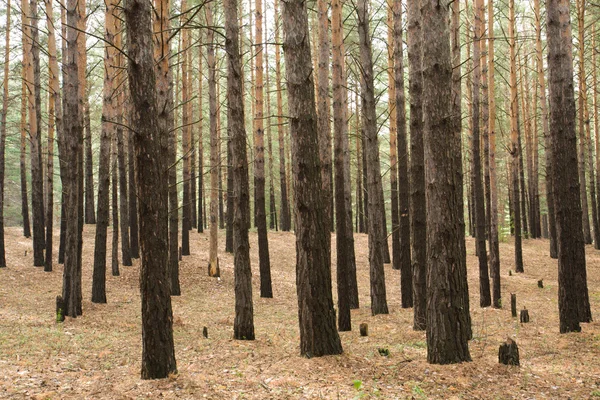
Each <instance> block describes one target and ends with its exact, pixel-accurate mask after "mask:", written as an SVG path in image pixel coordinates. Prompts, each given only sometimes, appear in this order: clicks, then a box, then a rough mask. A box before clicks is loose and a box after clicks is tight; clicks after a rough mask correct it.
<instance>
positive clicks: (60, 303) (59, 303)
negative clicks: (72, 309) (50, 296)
mask: <svg viewBox="0 0 600 400" xmlns="http://www.w3.org/2000/svg"><path fill="white" fill-rule="evenodd" d="M64 320H65V301H64V300H63V298H62V296H56V322H63V321H64Z"/></svg>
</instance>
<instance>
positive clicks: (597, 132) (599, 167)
mask: <svg viewBox="0 0 600 400" xmlns="http://www.w3.org/2000/svg"><path fill="white" fill-rule="evenodd" d="M592 48H593V49H595V48H596V24H595V23H594V24H593V26H592ZM592 85H593V88H592V89H593V91H592V93H593V107H594V136H595V139H596V140H595V149H596V165H595V167H594V165H593V164H590V170H592V168H596V190H597V191H598V192H600V157H599V155H600V121H599V120H598V115H600V114H599V112H600V110H599V107H598V67H597V55H596V51H592ZM596 201H597V203H596V209H597V210H599V211H600V193H598V197H597V198H596ZM599 214H600V213H599ZM598 219H599V221H598V222H599V224H600V215H599V216H598ZM598 231H599V232H600V229H598ZM596 243H600V241H596Z"/></svg>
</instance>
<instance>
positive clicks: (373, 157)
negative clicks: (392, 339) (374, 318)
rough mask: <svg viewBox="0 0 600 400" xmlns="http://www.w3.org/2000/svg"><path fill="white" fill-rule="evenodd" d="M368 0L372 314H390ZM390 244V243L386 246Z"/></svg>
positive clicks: (365, 94)
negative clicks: (386, 286)
mask: <svg viewBox="0 0 600 400" xmlns="http://www.w3.org/2000/svg"><path fill="white" fill-rule="evenodd" d="M368 10H369V7H368V0H360V1H359V2H358V4H357V13H358V36H359V40H360V60H361V64H362V77H361V86H362V90H361V95H362V110H363V127H364V133H365V154H366V158H367V183H368V185H367V189H368V191H369V266H370V279H371V313H372V314H373V315H377V314H387V313H388V306H387V299H386V290H385V272H384V269H383V263H384V246H386V245H387V238H385V237H384V228H383V226H384V223H385V222H384V218H383V216H384V213H383V212H382V210H383V187H382V183H381V167H380V162H379V140H378V137H377V114H376V111H375V92H374V82H373V59H372V52H371V38H370V31H369V18H370V17H369V11H368ZM386 247H387V246H386Z"/></svg>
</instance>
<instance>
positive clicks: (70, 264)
mask: <svg viewBox="0 0 600 400" xmlns="http://www.w3.org/2000/svg"><path fill="white" fill-rule="evenodd" d="M66 8H67V10H66V12H67V19H66V22H67V29H66V33H67V36H66V41H67V52H66V54H65V55H64V56H63V65H64V68H65V69H66V80H65V81H64V110H63V112H64V117H63V118H64V127H65V129H64V135H63V138H62V139H61V141H60V145H61V147H62V150H61V156H62V157H65V156H66V155H67V154H69V155H71V157H72V159H74V160H77V159H78V158H79V156H78V155H79V154H80V152H81V139H82V138H83V118H82V115H81V107H80V104H79V98H80V96H79V85H80V82H79V74H78V72H79V71H78V63H79V62H80V60H79V54H78V49H77V47H78V43H77V39H78V36H80V35H81V34H80V32H79V31H78V30H77V27H78V26H80V22H79V20H80V18H81V17H80V15H79V12H78V9H77V8H78V6H77V1H76V0H69V1H68V2H67V4H66ZM65 165H66V170H65V173H64V178H65V179H64V181H63V190H64V192H65V211H66V237H65V265H64V269H63V288H62V297H63V299H64V301H65V310H64V315H67V316H70V317H73V318H75V317H77V315H80V314H81V312H79V311H81V296H80V295H79V294H80V292H79V291H80V290H81V270H80V269H79V268H78V266H79V248H78V247H79V246H78V241H79V213H80V208H79V203H80V202H79V196H80V190H79V167H78V163H77V162H72V163H65Z"/></svg>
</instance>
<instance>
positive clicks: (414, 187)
mask: <svg viewBox="0 0 600 400" xmlns="http://www.w3.org/2000/svg"><path fill="white" fill-rule="evenodd" d="M421 3H422V0H411V1H409V2H408V3H407V5H408V7H407V19H408V26H407V30H408V32H407V35H408V66H409V86H408V92H409V97H410V148H411V151H410V192H411V195H410V211H409V214H410V233H411V255H412V271H413V304H414V312H413V314H414V317H413V318H414V321H413V329H414V330H419V331H420V330H425V327H426V323H427V316H426V313H427V297H426V290H427V287H426V277H427V253H426V251H427V247H426V242H427V229H426V226H427V225H426V224H427V218H426V212H425V210H426V207H425V201H426V199H425V167H424V162H425V161H424V148H423V99H422V96H423V72H422V60H421V53H422V47H423V36H422V32H421V31H422V24H421V15H420V10H421Z"/></svg>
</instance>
